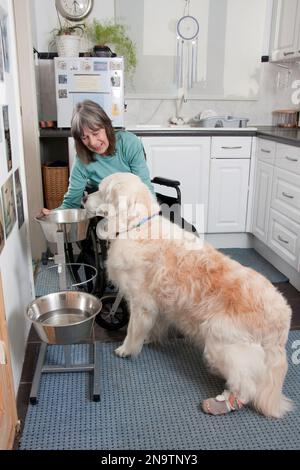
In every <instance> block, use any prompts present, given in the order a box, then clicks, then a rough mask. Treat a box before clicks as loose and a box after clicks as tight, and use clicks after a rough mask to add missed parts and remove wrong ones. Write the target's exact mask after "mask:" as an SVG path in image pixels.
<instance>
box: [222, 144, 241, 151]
mask: <svg viewBox="0 0 300 470" xmlns="http://www.w3.org/2000/svg"><path fill="white" fill-rule="evenodd" d="M221 148H222V149H224V150H236V149H241V148H242V146H241V145H238V146H237V147H221Z"/></svg>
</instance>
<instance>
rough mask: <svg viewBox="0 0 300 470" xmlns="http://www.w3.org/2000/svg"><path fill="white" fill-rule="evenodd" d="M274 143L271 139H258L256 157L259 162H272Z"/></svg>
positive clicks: (273, 159)
mask: <svg viewBox="0 0 300 470" xmlns="http://www.w3.org/2000/svg"><path fill="white" fill-rule="evenodd" d="M275 152H276V143H275V142H272V141H271V140H265V139H258V145H257V159H258V160H260V161H261V162H266V163H271V164H272V163H274V161H275Z"/></svg>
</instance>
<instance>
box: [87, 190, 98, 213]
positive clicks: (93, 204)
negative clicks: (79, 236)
mask: <svg viewBox="0 0 300 470" xmlns="http://www.w3.org/2000/svg"><path fill="white" fill-rule="evenodd" d="M100 204H101V194H100V191H96V192H94V193H92V194H89V195H88V197H87V199H86V201H85V202H84V208H85V209H86V211H87V215H88V216H89V217H91V216H95V215H97V210H98V208H99V206H100Z"/></svg>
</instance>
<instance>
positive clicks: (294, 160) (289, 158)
mask: <svg viewBox="0 0 300 470" xmlns="http://www.w3.org/2000/svg"><path fill="white" fill-rule="evenodd" d="M285 158H286V159H287V160H288V161H289V162H297V161H298V158H292V157H288V156H286V157H285Z"/></svg>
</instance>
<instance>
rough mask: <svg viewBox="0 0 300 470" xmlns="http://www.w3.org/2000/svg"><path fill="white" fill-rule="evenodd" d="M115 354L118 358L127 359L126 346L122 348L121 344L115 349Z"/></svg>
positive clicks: (128, 353)
mask: <svg viewBox="0 0 300 470" xmlns="http://www.w3.org/2000/svg"><path fill="white" fill-rule="evenodd" d="M115 354H116V355H117V356H119V357H128V356H130V352H129V351H127V349H126V346H124V344H122V345H121V346H119V347H118V348H117V349H115Z"/></svg>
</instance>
